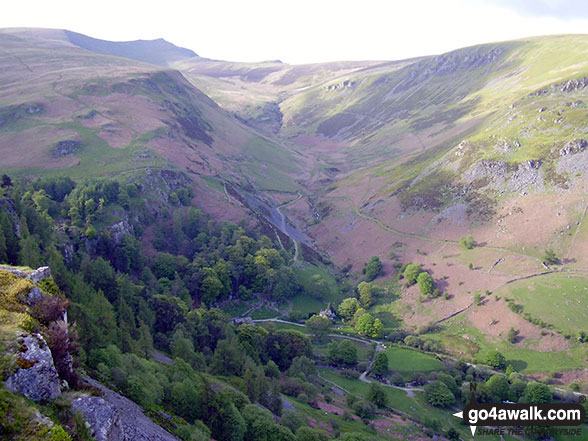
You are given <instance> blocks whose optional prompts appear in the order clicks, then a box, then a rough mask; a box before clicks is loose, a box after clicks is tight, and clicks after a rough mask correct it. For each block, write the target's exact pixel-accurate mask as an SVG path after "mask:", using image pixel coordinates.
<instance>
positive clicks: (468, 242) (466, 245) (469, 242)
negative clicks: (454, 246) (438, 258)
mask: <svg viewBox="0 0 588 441" xmlns="http://www.w3.org/2000/svg"><path fill="white" fill-rule="evenodd" d="M459 245H460V246H461V247H462V248H463V249H464V250H471V249H473V248H474V247H475V246H476V241H475V240H474V238H473V237H472V236H471V235H470V236H464V237H462V238H461V239H459Z"/></svg>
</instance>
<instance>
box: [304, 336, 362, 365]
mask: <svg viewBox="0 0 588 441" xmlns="http://www.w3.org/2000/svg"><path fill="white" fill-rule="evenodd" d="M341 340H343V339H342V338H332V337H328V338H324V339H323V341H322V342H320V343H314V344H313V345H312V347H313V349H314V351H315V353H317V354H320V355H323V356H326V355H327V353H328V343H329V342H331V341H335V342H340V341H341ZM349 341H350V342H351V343H352V344H353V346H355V349H356V350H357V359H358V360H370V358H371V356H372V353H373V350H372V347H371V345H370V344H369V343H366V344H364V343H359V342H357V341H353V340H349Z"/></svg>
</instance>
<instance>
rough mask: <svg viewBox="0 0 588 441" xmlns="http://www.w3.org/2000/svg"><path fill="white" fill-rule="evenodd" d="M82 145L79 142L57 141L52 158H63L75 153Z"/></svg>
mask: <svg viewBox="0 0 588 441" xmlns="http://www.w3.org/2000/svg"><path fill="white" fill-rule="evenodd" d="M81 145H82V143H81V142H79V141H75V140H66V141H59V142H58V143H57V145H56V146H55V149H53V156H55V157H63V156H67V155H71V154H72V153H75V152H76V151H77V150H78V148H80V147H81Z"/></svg>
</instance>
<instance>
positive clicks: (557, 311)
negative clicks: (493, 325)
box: [499, 274, 588, 334]
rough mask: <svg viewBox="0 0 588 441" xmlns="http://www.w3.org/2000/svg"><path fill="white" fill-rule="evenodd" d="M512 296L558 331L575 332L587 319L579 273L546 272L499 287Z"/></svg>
mask: <svg viewBox="0 0 588 441" xmlns="http://www.w3.org/2000/svg"><path fill="white" fill-rule="evenodd" d="M499 292H500V295H503V296H504V297H509V298H512V299H514V301H515V302H516V303H517V304H521V305H523V307H524V312H528V313H529V314H531V316H532V317H534V318H540V319H542V320H544V321H545V322H547V323H550V324H552V325H553V326H554V327H555V328H556V329H557V330H559V331H561V332H566V333H571V334H575V333H576V332H578V331H579V330H581V329H586V322H587V321H588V280H586V279H585V278H582V277H577V276H571V275H560V274H548V275H546V276H542V277H537V278H534V279H533V280H532V281H531V280H522V281H519V282H515V283H513V284H512V285H509V286H507V287H505V288H504V289H502V290H500V291H499Z"/></svg>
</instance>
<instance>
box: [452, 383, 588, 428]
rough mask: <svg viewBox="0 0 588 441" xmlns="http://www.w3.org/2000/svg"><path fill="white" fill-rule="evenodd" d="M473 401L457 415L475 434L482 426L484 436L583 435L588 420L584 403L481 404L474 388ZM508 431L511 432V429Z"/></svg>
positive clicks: (582, 397) (583, 399)
mask: <svg viewBox="0 0 588 441" xmlns="http://www.w3.org/2000/svg"><path fill="white" fill-rule="evenodd" d="M472 389H473V390H472V393H471V398H470V402H469V403H468V405H467V406H466V407H465V409H464V410H463V411H462V412H458V413H454V414H453V415H454V416H456V417H458V418H461V419H462V420H463V423H464V424H465V425H467V426H470V429H471V430H472V435H475V434H476V429H477V428H478V427H481V430H480V434H482V435H546V436H554V435H557V434H562V435H580V434H581V433H582V429H581V428H580V427H577V426H580V425H581V424H582V423H583V422H584V421H585V419H586V409H584V406H583V405H582V404H581V403H584V402H585V401H586V397H584V396H580V397H579V402H578V403H549V404H548V403H545V404H534V403H478V402H477V400H476V396H475V394H474V390H475V386H474V387H473V388H472ZM507 428H508V429H507Z"/></svg>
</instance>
